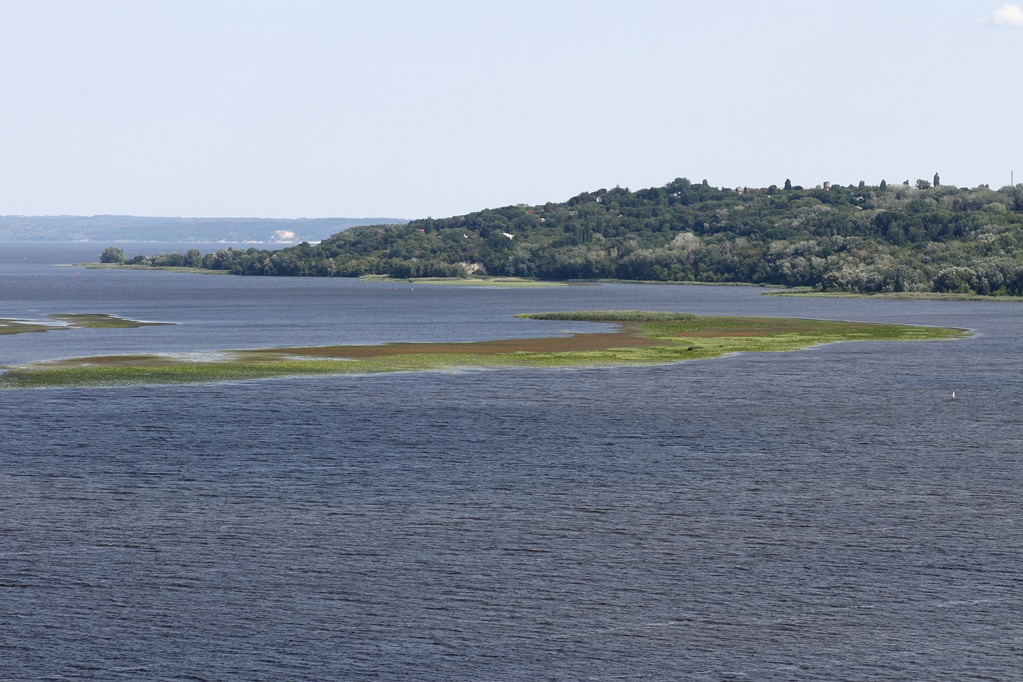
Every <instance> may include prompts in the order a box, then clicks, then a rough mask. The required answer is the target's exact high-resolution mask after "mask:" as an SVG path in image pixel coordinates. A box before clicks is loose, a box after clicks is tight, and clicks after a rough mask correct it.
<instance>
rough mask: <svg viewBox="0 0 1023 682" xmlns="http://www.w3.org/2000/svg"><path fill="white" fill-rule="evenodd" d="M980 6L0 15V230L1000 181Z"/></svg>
mask: <svg viewBox="0 0 1023 682" xmlns="http://www.w3.org/2000/svg"><path fill="white" fill-rule="evenodd" d="M1021 74H1023V4H1007V3H1005V2H1004V1H1002V0H994V1H992V2H988V1H987V0H858V1H857V2H838V1H828V0H771V1H764V0H674V1H672V0H630V2H622V1H621V0H616V1H615V2H610V1H606V0H541V1H537V0H0V215H97V214H126V215H142V216H192V217H267V218H298V217H310V218H316V217H353V218H359V217H389V218H421V217H426V216H432V217H444V216H451V215H459V214H463V213H467V212H470V211H475V210H480V209H483V208H496V207H500V206H507V205H510V204H519V203H524V204H539V203H544V202H547V201H554V202H559V201H564V200H566V199H568V198H570V197H572V196H575V195H577V194H579V193H580V192H583V191H593V190H597V189H601V188H612V187H614V186H616V185H618V186H621V187H628V188H630V189H634V190H635V189H640V188H643V187H651V186H662V185H665V184H666V183H668V182H671V181H672V180H674V179H675V178H679V177H686V178H689V179H690V180H692V181H694V182H699V181H702V180H704V179H706V180H707V181H708V182H709V183H710V184H711V185H714V186H717V187H736V186H749V187H766V186H768V185H770V184H777V185H782V184H783V183H784V181H785V179H787V178H788V179H791V180H792V182H793V183H794V184H797V185H805V186H814V185H817V184H820V183H822V182H824V181H830V182H832V183H836V184H851V183H856V182H859V181H860V180H864V181H866V182H867V183H868V184H877V183H878V182H880V181H881V180H882V179H886V180H887V181H888V182H889V183H891V182H902V181H904V180H907V179H908V180H910V181H911V182H915V180H916V179H917V178H924V179H928V180H930V179H931V178H932V176H933V175H934V173H936V172H938V173H940V176H941V180H942V182H943V183H944V184H953V185H958V186H967V187H973V186H976V185H979V184H988V185H990V186H992V187H996V188H997V187H1000V186H1003V185H1007V184H1009V182H1010V173H1011V172H1013V171H1015V172H1016V174H1017V175H1018V176H1019V178H1020V179H1021V180H1023V135H1021V134H1020V113H1021V111H1023V106H1021V105H1023V86H1021Z"/></svg>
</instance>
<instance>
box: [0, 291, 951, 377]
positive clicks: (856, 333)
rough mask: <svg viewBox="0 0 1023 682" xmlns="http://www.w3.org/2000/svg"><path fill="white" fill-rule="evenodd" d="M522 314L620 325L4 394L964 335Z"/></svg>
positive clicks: (302, 355)
mask: <svg viewBox="0 0 1023 682" xmlns="http://www.w3.org/2000/svg"><path fill="white" fill-rule="evenodd" d="M518 317H523V318H530V319H537V320H574V321H591V322H602V323H613V324H615V325H616V329H615V330H614V331H610V332H595V333H586V334H572V335H569V336H560V337H545V338H525V339H505V340H494V341H479V342H472V343H389V344H380V345H373V346H313V347H293V348H266V349H258V350H233V351H220V352H217V353H214V354H204V355H202V356H200V357H198V358H197V359H196V358H190V357H187V356H180V355H176V356H170V355H118V356H97V357H86V358H71V359H66V360H58V361H52V362H41V363H36V364H32V365H25V366H20V367H9V368H6V371H4V372H3V373H2V374H0V388H33V387H48V386H109V385H120V384H138V383H144V384H162V383H189V382H212V381H239V380H248V379H266V378H272V377H284V376H308V375H327V374H367V373H377V372H402V371H405V372H408V371H425V370H450V369H457V368H466V367H597V366H630V365H658V364H670V363H675V362H681V361H684V360H698V359H707V358H716V357H720V356H722V355H726V354H730V353H743V352H776V351H791V350H798V349H801V348H807V347H810V346H815V345H819V344H823V343H834V342H838V341H922V340H931V339H950V338H958V337H962V336H965V335H966V332H965V331H963V330H958V329H945V328H937V327H920V326H909V325H896V324H875V323H867V322H838V321H827V320H804V319H789V318H773V317H697V316H696V315H691V314H688V313H665V312H650V311H635V310H619V311H609V310H603V311H580V312H567V313H537V314H525V315H519V316H518Z"/></svg>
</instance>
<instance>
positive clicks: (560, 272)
mask: <svg viewBox="0 0 1023 682" xmlns="http://www.w3.org/2000/svg"><path fill="white" fill-rule="evenodd" d="M117 251H118V250H117V249H115V248H113V247H112V248H111V249H108V250H107V251H105V252H104V254H103V260H105V261H108V262H110V261H113V262H117V261H119V260H121V259H123V255H120V256H119V254H118V253H117ZM131 262H136V263H141V264H151V265H192V266H198V267H204V268H209V269H215V270H229V271H230V272H232V273H235V274H240V275H312V276H334V277H354V276H361V275H367V274H383V275H390V276H391V277H400V278H411V277H427V276H429V277H438V276H439V277H467V276H470V275H491V276H518V277H530V278H540V279H551V280H569V279H608V278H614V279H624V280H658V281H699V282H751V283H760V284H778V285H786V286H808V287H813V288H815V289H819V290H823V291H852V292H863V293H870V292H903V291H934V292H955V293H976V294H983V295H1023V184H1020V185H1015V186H1007V187H1003V188H1001V189H998V190H992V189H990V188H989V187H987V186H984V185H981V186H978V187H975V188H973V189H968V188H959V187H954V186H946V185H942V184H941V183H940V178H939V176H938V175H937V174H935V176H934V178H933V180H932V181H927V180H917V181H916V182H915V183H913V184H910V183H909V181H906V182H903V183H898V184H894V183H893V184H891V185H889V184H887V183H886V182H885V181H883V180H882V181H881V183H880V184H879V185H876V186H870V185H866V184H865V183H863V182H860V183H859V184H858V185H849V186H840V185H828V184H825V185H824V186H820V187H816V188H812V189H804V188H802V187H799V186H793V185H792V184H791V183H790V182H789V181H785V183H784V186H782V187H777V186H775V185H772V186H770V187H767V188H761V189H749V188H738V189H729V188H717V187H712V186H710V185H708V184H707V181H703V182H702V183H692V182H690V181H689V180H687V179H685V178H679V179H676V180H674V181H673V182H670V183H668V184H667V185H665V186H664V187H652V188H649V189H641V190H636V191H630V190H628V189H623V188H619V187H616V188H614V189H601V190H597V191H594V192H583V193H582V194H580V195H578V196H575V197H572V198H571V199H569V200H568V201H565V202H563V203H558V204H555V203H547V204H546V205H540V206H526V205H518V206H506V207H504V208H497V209H487V210H483V211H478V212H475V213H470V214H468V215H463V216H455V217H452V218H443V219H433V218H425V219H421V220H414V221H411V222H409V223H406V224H403V225H374V226H362V227H352V228H349V229H346V230H344V231H343V232H340V233H339V234H336V235H334V236H332V237H330V238H328V239H326V240H324V241H322V242H320V243H319V244H317V245H315V246H313V245H310V244H307V243H303V244H300V245H298V246H295V247H291V248H286V249H281V250H275V251H269V250H260V249H254V248H252V249H248V250H231V249H225V250H221V251H218V252H216V253H211V254H207V255H205V256H202V255H200V254H199V252H198V251H195V252H189V253H188V254H161V255H159V256H154V257H148V258H147V257H142V256H139V257H137V258H135V259H132V261H131Z"/></svg>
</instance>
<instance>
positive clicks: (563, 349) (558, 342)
mask: <svg viewBox="0 0 1023 682" xmlns="http://www.w3.org/2000/svg"><path fill="white" fill-rule="evenodd" d="M663 345H664V342H663V341H657V340H654V339H647V338H643V337H641V336H636V335H634V334H627V333H624V334H623V333H616V332H605V333H596V334H573V335H572V336H567V337H553V338H540V339H501V340H495V341H476V342H471V343H387V344H383V345H379V346H323V347H317V348H275V349H273V351H274V352H275V353H279V354H282V355H293V356H301V357H316V358H352V359H357V358H376V357H383V356H388V355H412V354H457V353H469V354H472V355H500V354H502V353H567V352H578V351H597V350H607V349H609V348H637V347H641V346H663ZM256 352H258V351H256Z"/></svg>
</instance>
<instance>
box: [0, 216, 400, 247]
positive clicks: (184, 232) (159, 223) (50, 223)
mask: <svg viewBox="0 0 1023 682" xmlns="http://www.w3.org/2000/svg"><path fill="white" fill-rule="evenodd" d="M404 222H406V221H405V220H401V219H396V218H295V219H280V218H147V217H138V216H124V215H97V216H88V217H85V216H17V215H8V216H0V241H95V242H256V243H298V242H318V241H320V240H322V239H326V238H327V237H330V236H331V235H334V234H337V233H338V232H341V231H343V230H346V229H348V228H349V227H354V226H356V225H374V224H376V225H378V224H381V223H388V224H397V223H404Z"/></svg>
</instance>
